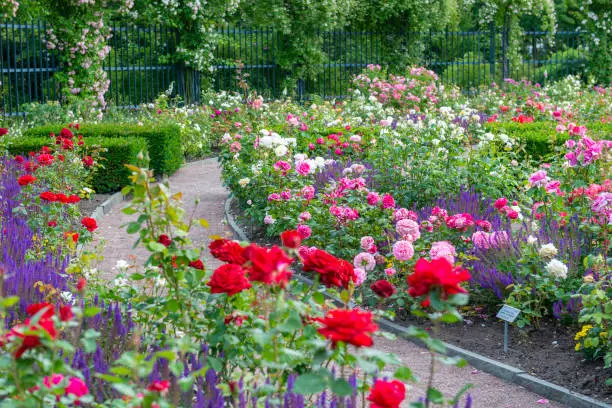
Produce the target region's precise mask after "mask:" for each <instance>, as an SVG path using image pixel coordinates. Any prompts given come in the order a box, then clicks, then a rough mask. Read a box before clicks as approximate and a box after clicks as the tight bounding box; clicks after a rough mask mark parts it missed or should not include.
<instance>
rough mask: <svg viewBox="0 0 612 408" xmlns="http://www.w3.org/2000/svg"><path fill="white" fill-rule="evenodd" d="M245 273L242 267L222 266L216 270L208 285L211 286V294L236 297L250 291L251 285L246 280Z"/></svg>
mask: <svg viewBox="0 0 612 408" xmlns="http://www.w3.org/2000/svg"><path fill="white" fill-rule="evenodd" d="M245 272H246V271H245V269H244V268H243V267H242V266H240V265H234V264H225V265H221V266H220V267H218V268H217V269H215V271H214V272H213V274H212V277H211V278H210V281H209V282H208V283H207V285H208V286H210V292H211V293H227V294H228V295H229V296H234V295H235V294H236V293H238V292H241V291H243V290H245V289H249V288H250V287H251V283H250V282H249V280H248V279H247V278H246V276H245Z"/></svg>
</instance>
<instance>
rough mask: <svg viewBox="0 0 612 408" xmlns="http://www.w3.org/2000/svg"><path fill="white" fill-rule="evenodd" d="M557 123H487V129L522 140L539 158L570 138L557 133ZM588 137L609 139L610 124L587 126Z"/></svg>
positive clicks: (531, 152)
mask: <svg viewBox="0 0 612 408" xmlns="http://www.w3.org/2000/svg"><path fill="white" fill-rule="evenodd" d="M556 126H557V122H533V123H515V122H507V123H486V124H485V129H486V130H487V131H489V132H493V133H505V134H507V135H508V136H510V137H511V138H514V139H518V140H520V141H521V142H522V143H523V144H524V145H525V150H526V151H527V153H528V154H530V155H532V156H534V157H539V156H545V155H547V154H550V153H553V152H554V147H555V146H560V145H562V144H563V143H565V141H566V140H568V139H569V138H570V137H569V135H568V134H567V132H564V133H559V132H557V131H556V129H555V128H556ZM586 127H587V129H588V132H587V135H588V136H589V137H591V138H593V139H602V138H606V137H609V135H610V133H612V124H610V123H600V122H597V123H590V124H586Z"/></svg>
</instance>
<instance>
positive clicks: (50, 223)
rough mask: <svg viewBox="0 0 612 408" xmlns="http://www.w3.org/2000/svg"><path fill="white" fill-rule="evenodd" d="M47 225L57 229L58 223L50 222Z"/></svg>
mask: <svg viewBox="0 0 612 408" xmlns="http://www.w3.org/2000/svg"><path fill="white" fill-rule="evenodd" d="M47 225H48V226H50V227H51V228H55V227H57V221H49V223H48V224H47Z"/></svg>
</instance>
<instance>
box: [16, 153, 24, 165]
mask: <svg viewBox="0 0 612 408" xmlns="http://www.w3.org/2000/svg"><path fill="white" fill-rule="evenodd" d="M24 161H25V159H24V158H23V156H20V155H18V156H15V162H16V163H19V164H21V163H23V162H24Z"/></svg>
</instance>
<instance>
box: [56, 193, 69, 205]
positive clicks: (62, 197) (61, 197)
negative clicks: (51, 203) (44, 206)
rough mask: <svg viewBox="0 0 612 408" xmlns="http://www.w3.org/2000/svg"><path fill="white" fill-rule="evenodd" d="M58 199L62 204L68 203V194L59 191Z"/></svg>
mask: <svg viewBox="0 0 612 408" xmlns="http://www.w3.org/2000/svg"><path fill="white" fill-rule="evenodd" d="M55 197H56V199H57V201H59V202H60V203H62V204H68V196H67V195H66V194H64V193H57V194H56V195H55Z"/></svg>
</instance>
